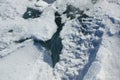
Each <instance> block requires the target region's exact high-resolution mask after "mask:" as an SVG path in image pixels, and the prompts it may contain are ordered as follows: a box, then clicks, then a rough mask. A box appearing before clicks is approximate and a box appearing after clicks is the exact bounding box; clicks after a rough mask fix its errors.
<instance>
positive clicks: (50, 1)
mask: <svg viewBox="0 0 120 80" xmlns="http://www.w3.org/2000/svg"><path fill="white" fill-rule="evenodd" d="M43 1H45V2H47V3H53V2H54V1H56V0H43Z"/></svg>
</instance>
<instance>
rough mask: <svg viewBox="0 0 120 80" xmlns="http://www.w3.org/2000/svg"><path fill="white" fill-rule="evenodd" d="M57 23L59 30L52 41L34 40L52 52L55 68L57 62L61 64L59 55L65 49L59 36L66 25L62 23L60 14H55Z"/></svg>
mask: <svg viewBox="0 0 120 80" xmlns="http://www.w3.org/2000/svg"><path fill="white" fill-rule="evenodd" d="M55 23H56V24H57V26H58V29H57V31H56V33H55V34H54V35H53V36H52V38H51V39H50V40H48V41H40V40H36V39H34V42H37V43H40V44H41V45H42V46H43V47H45V48H46V49H48V50H50V51H51V53H52V54H51V58H52V63H53V67H54V66H55V64H56V63H57V62H59V59H60V57H59V55H60V54H61V50H62V48H63V45H62V39H61V38H60V36H59V34H60V31H61V30H62V27H63V25H64V23H62V22H61V17H60V14H59V13H58V12H56V13H55Z"/></svg>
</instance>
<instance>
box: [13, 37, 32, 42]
mask: <svg viewBox="0 0 120 80" xmlns="http://www.w3.org/2000/svg"><path fill="white" fill-rule="evenodd" d="M29 39H31V37H27V38H21V39H19V40H16V41H14V42H15V43H22V42H25V41H26V40H29Z"/></svg>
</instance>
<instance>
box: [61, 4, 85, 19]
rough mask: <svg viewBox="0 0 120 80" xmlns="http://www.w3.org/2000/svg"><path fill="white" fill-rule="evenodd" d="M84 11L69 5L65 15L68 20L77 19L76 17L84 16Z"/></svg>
mask: <svg viewBox="0 0 120 80" xmlns="http://www.w3.org/2000/svg"><path fill="white" fill-rule="evenodd" d="M83 12H84V11H81V10H80V9H79V8H76V7H74V6H72V5H68V6H67V9H66V10H65V11H64V12H63V14H66V16H67V18H70V19H74V18H76V15H80V14H82V13H83Z"/></svg>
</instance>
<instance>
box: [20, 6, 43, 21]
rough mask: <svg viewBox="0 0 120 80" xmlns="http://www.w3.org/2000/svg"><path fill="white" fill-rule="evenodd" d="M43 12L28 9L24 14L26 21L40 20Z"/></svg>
mask: <svg viewBox="0 0 120 80" xmlns="http://www.w3.org/2000/svg"><path fill="white" fill-rule="evenodd" d="M41 13H42V12H40V11H39V10H36V9H33V8H29V7H28V8H27V10H26V12H25V13H24V14H23V16H22V17H23V18H24V19H29V18H32V19H34V18H38V17H40V15H41Z"/></svg>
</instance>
